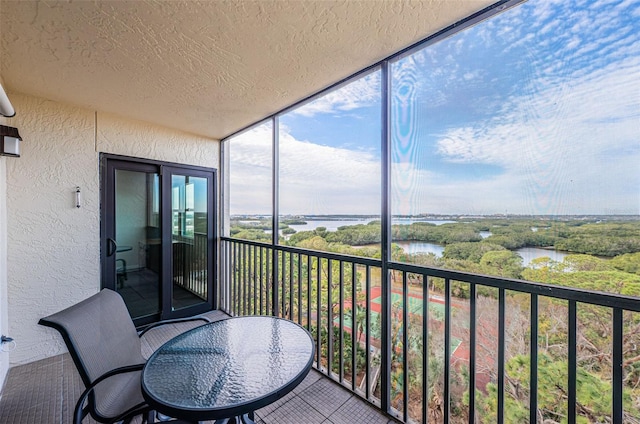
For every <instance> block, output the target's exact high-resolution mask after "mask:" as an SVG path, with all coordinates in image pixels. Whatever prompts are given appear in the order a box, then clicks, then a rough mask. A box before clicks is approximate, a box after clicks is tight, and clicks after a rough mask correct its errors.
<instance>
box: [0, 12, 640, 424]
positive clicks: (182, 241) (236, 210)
mask: <svg viewBox="0 0 640 424" xmlns="http://www.w3.org/2000/svg"><path fill="white" fill-rule="evenodd" d="M451 4H452V3H451V2H450V1H433V2H404V1H392V0H390V1H380V2H323V1H318V2H316V1H304V2H298V1H292V2H280V1H258V2H251V1H246V2H242V3H239V2H202V3H193V4H189V7H185V6H186V3H180V2H146V1H141V2H127V1H123V2H107V1H104V2H103V1H97V2H92V3H84V2H79V3H78V2H72V3H68V2H55V1H54V2H46V3H44V2H10V1H4V0H0V5H1V7H0V18H1V23H2V32H1V33H0V36H1V37H2V50H0V58H2V60H1V61H0V73H1V74H0V76H1V77H2V79H1V80H0V83H2V85H3V87H4V88H6V89H7V92H8V94H9V98H10V99H11V100H12V101H13V102H14V105H15V106H16V111H17V114H16V116H15V117H14V118H5V117H0V123H1V124H3V125H11V126H15V127H17V128H19V130H20V134H21V135H22V136H23V137H24V142H23V143H22V147H23V150H22V156H21V157H20V158H11V157H8V158H5V157H2V156H0V329H1V330H2V334H3V335H8V336H11V337H13V338H14V339H15V340H16V345H15V349H12V348H10V346H4V348H6V350H7V351H6V352H2V353H0V379H4V381H5V386H4V388H3V389H2V393H1V394H2V398H1V400H0V414H2V415H0V421H2V422H4V421H3V419H5V418H6V419H5V421H7V422H17V423H20V422H25V421H31V420H32V419H33V418H34V417H35V418H39V419H41V420H42V421H44V422H49V421H48V420H51V422H66V421H67V419H66V417H67V415H65V414H66V413H67V412H68V408H69V405H72V404H73V402H74V397H75V396H76V395H77V391H78V388H79V387H77V384H78V381H77V379H75V380H74V378H75V377H73V376H74V375H75V374H74V373H73V372H72V371H73V370H69V369H68V368H69V367H68V365H69V361H68V360H67V359H66V357H65V356H64V353H63V352H64V347H63V346H62V345H61V342H60V340H59V337H58V336H57V335H56V334H54V333H53V332H48V331H47V330H46V329H43V328H39V327H38V326H37V325H36V324H35V323H36V322H37V321H38V319H39V318H40V317H42V316H44V315H47V314H50V313H54V312H56V311H58V310H60V309H62V308H64V307H66V306H69V305H71V304H73V303H76V302H78V301H80V300H82V299H84V298H86V297H88V296H90V295H91V294H94V293H95V292H97V291H98V290H100V289H101V288H104V287H111V286H114V287H115V286H117V285H118V284H119V283H122V292H121V294H123V295H125V294H130V295H131V298H132V299H138V298H144V299H153V301H152V302H151V303H153V308H154V309H152V310H151V312H150V313H147V312H146V311H148V310H147V309H145V308H147V307H148V306H149V303H145V304H142V305H140V306H141V308H140V309H138V310H137V312H132V313H133V314H139V315H145V314H146V315H148V316H144V317H142V318H143V319H142V321H141V322H140V325H144V324H146V323H149V322H152V321H154V320H156V319H160V318H162V316H163V315H167V314H181V313H184V314H186V312H184V311H182V310H181V308H182V304H181V303H180V302H183V303H184V304H191V305H193V304H196V306H197V307H198V308H200V309H203V308H205V307H206V308H207V309H213V310H215V311H214V312H210V311H209V312H207V313H226V314H228V315H232V316H234V315H253V314H258V315H277V316H281V317H284V318H288V319H291V320H293V321H296V322H298V323H300V324H301V325H303V326H304V327H305V328H307V329H308V330H309V331H310V332H311V333H312V335H313V337H314V338H315V340H316V344H317V356H316V358H315V363H314V368H315V371H313V374H312V377H311V379H312V380H313V382H307V383H310V385H309V386H306V383H305V386H302V387H301V388H300V389H299V390H298V391H297V392H296V393H294V395H295V396H292V397H290V398H287V399H286V402H283V403H282V404H278V405H274V409H270V410H269V411H263V414H260V413H258V417H259V419H260V420H261V421H262V422H264V423H278V422H290V421H294V420H297V421H301V422H327V423H329V422H333V423H337V422H342V421H349V422H388V421H391V422H403V423H427V422H430V423H431V422H436V423H441V422H442V423H459V422H465V423H472V422H499V423H502V422H530V423H533V422H536V423H556V422H557V423H561V422H568V423H573V422H590V423H591V422H593V423H602V422H607V423H608V422H612V423H623V422H624V423H627V422H628V423H640V415H638V412H637V411H638V410H639V406H640V389H639V387H640V372H639V369H640V351H639V350H638V349H639V348H638V346H640V340H638V338H639V337H640V331H639V330H638V329H639V327H638V312H639V309H640V277H639V274H640V271H639V270H640V265H639V264H640V241H639V240H640V228H639V227H638V226H639V225H640V218H639V217H640V213H639V212H640V211H639V209H638V206H639V204H638V187H640V174H638V172H637V164H638V163H640V156H639V155H640V151H639V150H638V142H637V140H638V116H640V112H639V111H640V102H639V101H638V96H635V95H634V93H637V92H638V79H637V75H638V73H639V72H640V65H639V63H640V62H639V61H638V49H637V46H638V45H640V40H639V39H638V34H640V27H639V26H638V25H639V24H638V19H637V16H638V10H639V9H638V8H639V6H638V4H637V1H616V0H613V1H596V0H589V1H586V2H581V3H578V2H569V3H567V2H547V1H544V0H529V1H527V2H522V1H516V0H506V1H503V0H501V1H498V2H497V3H495V4H492V2H491V1H485V0H482V1H478V0H471V1H466V0H463V1H461V2H455V6H454V7H452V6H451ZM294 18H295V19H294ZM25 52H27V53H26V54H25ZM60 76H62V77H60ZM104 156H109V157H110V158H111V159H114V160H117V161H122V162H127V161H129V162H134V161H135V162H137V163H138V164H143V165H145V166H146V167H147V168H149V167H153V169H152V170H148V169H147V168H145V169H147V170H146V171H145V173H147V175H146V177H145V178H146V179H144V181H143V179H140V181H143V183H142V184H141V187H143V189H141V190H140V191H136V190H129V191H130V193H129V194H131V198H138V197H144V196H146V197H147V198H148V199H151V201H149V202H148V204H146V205H143V206H140V207H137V209H136V210H137V214H138V215H136V218H138V219H137V220H132V221H136V225H137V227H136V228H137V229H139V230H140V231H139V233H140V234H142V233H145V237H146V238H145V239H144V240H142V239H141V240H137V239H134V240H133V241H132V242H131V243H121V244H125V245H127V246H128V247H127V250H122V251H121V252H118V251H117V247H116V246H110V244H109V239H110V236H109V235H108V234H106V233H107V225H108V224H107V223H106V221H108V219H111V218H113V217H114V216H115V214H113V213H111V212H112V211H111V210H108V209H107V206H110V207H113V208H115V207H116V206H117V204H118V200H117V199H116V201H114V199H112V198H110V197H109V196H106V195H105V192H107V191H108V190H107V189H105V185H103V183H104V181H105V180H106V178H105V174H104V173H103V167H104V162H103V161H102V158H103V157H104ZM176 166H177V167H182V168H185V167H190V168H206V171H207V172H209V174H210V175H212V176H213V177H211V178H210V180H208V181H209V182H208V190H211V192H210V193H211V194H208V195H207V196H208V197H207V201H210V202H211V206H210V207H209V209H207V213H208V214H207V219H210V221H207V224H206V226H205V227H206V228H204V229H203V228H201V229H198V231H196V227H195V224H194V222H193V221H189V220H191V219H195V217H196V216H197V215H196V214H197V212H198V211H196V210H195V206H190V207H187V206H186V205H187V203H189V202H187V200H186V199H187V195H186V194H180V193H182V192H181V191H180V190H178V191H177V192H179V193H178V198H179V199H180V200H179V201H178V202H176V204H175V205H174V202H172V201H170V200H166V199H169V198H170V196H171V195H173V193H172V190H171V189H172V188H173V187H172V186H171V182H170V181H164V180H162V178H163V176H165V177H166V176H167V175H169V171H168V169H169V168H172V167H173V168H175V167H176ZM207 178H209V176H207ZM133 181H134V180H133V178H132V177H131V176H130V175H129V176H127V177H126V178H123V179H122V180H120V181H119V182H117V183H116V186H118V185H119V186H120V187H124V188H126V189H131V188H132V187H133V186H134V184H133ZM183 183H184V184H183V185H184V186H185V187H184V188H185V190H184V191H185V193H186V189H187V186H188V184H189V182H188V181H187V179H186V178H185V179H184V181H183ZM154 184H155V185H154ZM76 188H79V189H80V190H81V196H80V200H79V201H78V203H77V205H79V206H77V205H76V197H75V193H76ZM163 189H167V190H164V191H163ZM192 193H193V192H192ZM157 196H165V197H166V199H165V201H164V203H162V202H160V201H157V198H158V197H157ZM127 200H128V199H127ZM190 203H192V204H195V203H196V202H194V201H192V202H190ZM114 210H115V209H114ZM187 213H191V214H192V215H190V216H189V217H188V216H187ZM174 214H175V215H174ZM181 214H182V215H181ZM170 215H171V216H176V217H177V220H176V221H175V222H177V223H178V224H177V225H175V227H176V228H178V229H177V230H176V231H177V233H178V234H164V233H162V231H167V232H169V230H168V228H169V227H172V226H173V225H174V222H173V221H171V222H170V223H169V224H166V223H164V222H162V223H161V222H160V221H159V220H160V217H161V216H164V217H165V218H167V217H168V216H170ZM183 218H184V219H183ZM119 221H120V222H123V221H125V222H126V221H127V220H126V219H125V220H122V219H121V220H119ZM311 223H314V224H313V225H311ZM183 224H184V225H183ZM114 225H115V224H114ZM189 226H190V230H189V231H187V227H189ZM191 230H192V232H190V231H191ZM151 233H153V235H150V234H151ZM174 236H175V237H174ZM187 236H188V237H187ZM163 240H164V243H165V245H164V246H162V247H161V242H162V241H163ZM121 244H119V245H118V246H121ZM174 245H175V246H174ZM169 246H171V247H169ZM129 247H130V248H131V249H129ZM112 248H113V249H112ZM109 249H112V250H114V251H115V252H116V253H118V254H119V255H120V256H118V257H117V258H114V259H115V260H112V262H107V261H101V260H102V259H103V256H104V252H105V251H108V250H109ZM170 249H173V250H170ZM151 253H153V254H155V255H156V256H155V257H154V258H153V259H152V258H151V256H152V255H151ZM205 258H206V260H205ZM119 261H120V262H119ZM113 262H115V264H114V263H113ZM125 263H126V265H127V268H126V269H125V268H124V267H123V266H121V265H124V264H125ZM163 266H166V268H162V267H163ZM149 271H151V272H149ZM125 272H126V274H125ZM159 275H162V276H163V278H164V280H162V281H160V280H159V279H158V276H159ZM125 277H126V278H125ZM143 277H144V278H143ZM138 283H140V284H139V285H137V284H138ZM143 286H144V289H143V288H142V287H143ZM182 289H184V290H185V291H186V292H188V293H186V294H187V295H186V296H184V297H182V298H180V296H174V295H176V293H178V292H179V291H180V290H182ZM147 291H148V292H147ZM142 292H144V293H142ZM167 299H171V301H173V302H174V303H168V300H167ZM134 301H137V300H132V301H131V304H133V302H134ZM162 302H165V303H162ZM131 311H133V309H131ZM139 311H143V312H139ZM200 312H203V311H202V310H199V312H198V313H200ZM143 321H144V322H143ZM53 369H55V370H56V371H55V373H54V374H49V372H50V371H52V370H53ZM61 369H62V371H64V372H62V373H61V372H59V371H61ZM68 371H71V372H70V373H67V372H68ZM23 372H24V373H25V374H22V373H23ZM7 375H8V377H6V378H5V376H7ZM23 375H25V376H26V375H30V376H31V377H33V379H32V380H30V381H31V382H32V383H34V382H35V384H34V385H31V386H29V387H30V388H29V389H25V387H24V386H23V385H22V383H23V381H22V376H23ZM16 376H18V377H17V378H16ZM43 376H47V381H50V382H52V384H53V385H54V386H56V388H55V390H58V391H55V390H52V391H49V386H46V387H45V386H44V385H39V384H38V383H39V382H40V381H42V379H43ZM49 377H50V378H49ZM25 381H26V380H25ZM314 385H315V386H316V388H317V389H318V391H317V392H313V391H309V392H307V393H306V395H305V396H303V395H302V392H303V391H306V390H307V389H309V388H310V387H312V386H314ZM44 392H46V393H44ZM16 393H21V394H23V395H25V396H23V397H20V398H19V399H21V400H18V401H15V399H17V398H15V397H14V395H15V394H16ZM60 393H62V395H61V394H60ZM52 394H53V395H52ZM60 396H62V398H61V397H60ZM323 396H324V397H323ZM61 399H62V400H61ZM319 400H320V401H321V402H318V401H319ZM289 401H290V402H289ZM314 401H316V404H315V406H314V405H313V402H314ZM11 402H14V403H11ZM318 403H321V404H322V405H319V404H318ZM286 404H288V405H286ZM5 405H7V406H5ZM9 405H10V406H9ZM32 405H37V406H32ZM308 407H309V408H311V409H308ZM323 408H325V409H323ZM321 409H323V410H321ZM302 410H305V411H307V410H308V411H312V410H313V411H315V412H318V413H319V415H318V414H315V412H313V411H312V415H313V417H310V416H305V417H300V416H298V415H296V414H297V413H298V412H300V411H302ZM52 411H53V415H48V414H49V412H52ZM4 414H8V415H4ZM50 417H56V418H50ZM60 420H61V421H60Z"/></svg>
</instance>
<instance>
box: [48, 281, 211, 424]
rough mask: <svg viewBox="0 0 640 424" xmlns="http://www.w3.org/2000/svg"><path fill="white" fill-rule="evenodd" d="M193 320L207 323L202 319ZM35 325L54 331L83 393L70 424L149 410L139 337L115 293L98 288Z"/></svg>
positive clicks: (126, 415) (102, 420)
mask: <svg viewBox="0 0 640 424" xmlns="http://www.w3.org/2000/svg"><path fill="white" fill-rule="evenodd" d="M194 319H195V320H203V321H206V322H208V321H209V320H208V319H207V318H204V317H198V318H194ZM194 319H186V320H173V321H164V322H160V323H157V324H165V323H169V322H177V321H188V320H194ZM39 324H41V325H44V326H47V327H52V328H55V329H56V330H58V331H59V332H60V334H61V335H62V338H63V339H64V341H65V344H66V346H67V349H69V353H70V354H71V357H72V358H73V362H74V363H75V365H76V368H77V369H78V372H79V373H80V377H81V378H82V381H83V383H84V385H85V387H86V388H87V390H85V393H83V396H81V398H80V400H79V401H78V404H77V405H76V411H75V423H76V424H78V423H80V422H81V421H82V419H83V418H84V417H85V416H86V415H87V414H91V416H92V417H93V418H94V419H95V420H96V421H99V422H103V423H109V422H113V421H114V420H115V421H119V420H122V419H128V418H131V417H132V416H135V415H139V414H141V413H146V412H148V411H149V409H150V408H149V406H148V405H147V404H146V402H145V400H144V398H143V396H142V388H141V382H140V374H141V370H142V366H143V365H144V363H145V358H144V357H143V356H142V353H141V352H142V349H141V342H140V337H139V335H138V332H137V331H136V328H135V326H134V325H133V321H131V317H130V316H129V311H128V310H127V307H126V305H125V303H124V300H122V297H121V296H120V295H119V294H118V293H116V292H114V291H112V290H109V289H104V290H102V291H100V292H99V293H97V294H95V295H93V296H91V297H89V298H88V299H85V300H83V301H82V302H80V303H78V304H76V305H73V306H70V307H69V308H67V309H64V310H62V311H60V312H58V313H55V314H53V315H50V316H48V317H45V318H42V319H41V320H40V322H39ZM114 373H115V375H111V374H114ZM94 386H95V387H94ZM85 399H86V400H87V402H86V406H85Z"/></svg>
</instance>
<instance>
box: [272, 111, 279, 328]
mask: <svg viewBox="0 0 640 424" xmlns="http://www.w3.org/2000/svg"><path fill="white" fill-rule="evenodd" d="M279 125H280V120H279V119H278V116H277V115H276V116H274V117H273V118H272V120H271V134H272V137H271V140H272V142H273V146H272V150H271V151H272V155H273V157H272V161H271V163H272V164H273V169H272V170H271V193H272V198H271V202H272V203H271V213H272V216H271V245H272V252H273V254H272V256H271V261H272V262H271V263H272V266H271V290H272V291H271V296H272V298H271V305H272V307H273V308H272V310H271V312H272V314H273V316H274V317H277V316H279V315H280V307H279V305H278V300H279V298H278V295H279V293H278V256H279V255H278V251H277V250H276V246H277V245H278V225H279V214H280V211H279V207H278V204H279V197H280V190H279V175H280V174H279V172H278V171H279V168H280V163H279V161H278V158H279V156H280V155H279V143H280V132H279V131H278V127H279Z"/></svg>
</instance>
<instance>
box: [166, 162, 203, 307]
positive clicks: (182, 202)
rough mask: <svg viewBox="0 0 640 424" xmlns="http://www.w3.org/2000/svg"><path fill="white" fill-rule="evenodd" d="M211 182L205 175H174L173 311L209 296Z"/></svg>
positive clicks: (196, 303)
mask: <svg viewBox="0 0 640 424" xmlns="http://www.w3.org/2000/svg"><path fill="white" fill-rule="evenodd" d="M208 184H209V182H208V180H207V178H205V177H197V176H191V175H178V174H172V176H171V248H172V249H171V250H172V276H173V288H172V295H171V308H172V310H174V311H175V310H179V309H184V308H187V307H191V306H195V305H198V304H202V303H206V302H207V301H208V298H209V274H208V270H209V265H210V264H209V243H208V240H209V236H208V234H209V228H208V223H209V210H208V205H209V199H208V195H209V186H208Z"/></svg>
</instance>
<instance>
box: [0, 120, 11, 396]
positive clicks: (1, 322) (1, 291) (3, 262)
mask: <svg viewBox="0 0 640 424" xmlns="http://www.w3.org/2000/svg"><path fill="white" fill-rule="evenodd" d="M3 123H4V122H0V124H3ZM6 168H7V158H5V157H2V156H0V333H2V334H6V335H9V334H8V332H7V329H8V320H9V315H8V307H9V303H8V301H7V201H6V200H7V189H6V188H7V184H6ZM8 370H9V353H0V390H1V388H2V385H3V384H4V380H5V377H6V376H7V371H8Z"/></svg>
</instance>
